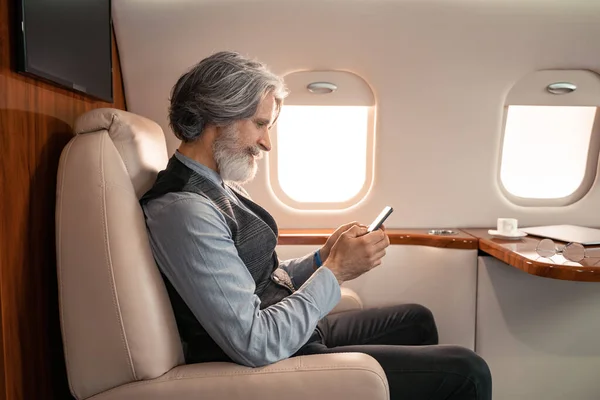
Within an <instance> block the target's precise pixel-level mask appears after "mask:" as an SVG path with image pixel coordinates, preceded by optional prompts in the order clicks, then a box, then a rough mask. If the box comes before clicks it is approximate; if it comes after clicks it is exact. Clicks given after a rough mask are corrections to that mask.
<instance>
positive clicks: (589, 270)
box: [465, 229, 600, 282]
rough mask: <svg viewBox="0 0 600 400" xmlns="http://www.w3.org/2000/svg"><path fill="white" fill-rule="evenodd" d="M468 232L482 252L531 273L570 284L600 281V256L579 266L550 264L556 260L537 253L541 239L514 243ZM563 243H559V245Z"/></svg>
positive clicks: (585, 260)
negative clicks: (573, 282)
mask: <svg viewBox="0 0 600 400" xmlns="http://www.w3.org/2000/svg"><path fill="white" fill-rule="evenodd" d="M465 232H466V233H469V234H471V235H473V236H475V237H478V238H479V250H481V251H482V252H484V253H486V254H489V255H491V256H493V257H495V258H497V259H498V260H500V261H503V262H505V263H506V264H508V265H511V266H513V267H515V268H518V269H520V270H522V271H525V272H527V273H528V274H531V275H537V276H541V277H546V278H552V279H560V280H566V281H579V282H600V257H596V258H586V259H584V260H582V261H581V262H579V263H574V262H568V261H566V260H564V259H562V260H561V262H562V261H563V260H564V261H565V262H564V263H557V262H550V261H556V260H550V259H546V258H542V257H540V256H539V255H538V254H537V253H536V252H535V248H536V246H537V244H538V243H539V241H540V239H541V238H539V237H535V236H527V237H525V238H523V239H519V240H516V241H512V240H503V239H497V238H494V237H492V236H491V235H489V234H488V233H487V230H485V229H468V230H466V231H465ZM562 244H564V243H562V242H557V245H562ZM553 258H562V256H555V257H553ZM595 265H596V266H595Z"/></svg>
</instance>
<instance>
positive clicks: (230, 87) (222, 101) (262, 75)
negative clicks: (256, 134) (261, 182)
mask: <svg viewBox="0 0 600 400" xmlns="http://www.w3.org/2000/svg"><path fill="white" fill-rule="evenodd" d="M269 93H273V95H274V97H275V102H276V105H277V116H278V115H279V111H280V110H281V105H282V103H283V99H284V98H285V97H286V96H287V94H288V93H287V89H286V87H285V85H284V83H283V79H282V78H281V77H279V76H277V75H275V74H273V73H272V72H271V71H269V70H268V69H267V67H266V65H265V64H263V63H261V62H258V61H255V60H251V59H248V58H245V57H243V56H241V55H240V54H239V53H235V52H229V51H221V52H218V53H215V54H213V55H211V56H210V57H207V58H205V59H203V60H202V61H200V62H199V63H198V64H196V65H195V66H194V67H192V68H191V69H190V70H189V71H188V72H186V73H185V74H183V75H182V76H181V77H180V78H179V80H178V81H177V83H176V84H175V86H174V87H173V90H172V92H171V99H170V101H171V105H170V107H169V125H170V126H171V129H172V130H173V133H174V134H175V136H177V138H178V139H180V140H182V141H184V142H191V141H194V140H196V139H198V138H199V137H200V135H201V134H202V132H203V130H204V128H205V127H206V125H207V124H213V125H216V126H227V125H230V124H231V123H233V122H235V121H238V120H241V119H246V118H250V117H252V116H253V115H254V114H255V113H256V110H257V108H258V105H259V104H260V102H261V101H262V99H263V98H264V97H265V96H266V95H267V94H269ZM275 119H277V117H276V118H275Z"/></svg>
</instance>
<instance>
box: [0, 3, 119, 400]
mask: <svg viewBox="0 0 600 400" xmlns="http://www.w3.org/2000/svg"><path fill="white" fill-rule="evenodd" d="M15 17H16V14H15V9H14V2H12V1H9V0H0V194H1V196H0V321H1V325H0V326H1V329H0V345H1V346H2V348H1V349H0V399H6V400H17V399H19V400H21V399H44V400H47V399H70V398H72V397H71V395H70V393H69V388H68V383H67V377H66V372H65V364H64V358H63V347H62V340H61V336H60V325H59V313H58V296H57V282H56V261H55V260H56V257H55V241H54V236H55V235H54V207H55V192H56V172H57V168H58V160H59V157H60V153H61V151H62V149H63V147H64V146H65V145H66V143H67V142H68V141H69V140H70V139H71V137H72V126H73V123H74V121H75V119H76V117H77V116H79V115H80V114H82V113H84V112H85V111H88V110H91V109H94V108H99V107H115V108H119V109H125V98H124V95H123V87H122V79H121V71H120V66H119V57H118V54H117V49H116V44H115V42H114V41H113V66H114V67H113V68H114V72H115V74H114V78H113V90H114V93H115V101H114V103H106V102H101V101H96V100H93V99H90V98H87V97H85V96H82V95H79V94H75V93H72V92H69V91H67V90H64V89H61V88H58V87H56V86H53V85H51V84H47V83H44V82H41V81H39V80H36V79H32V78H29V77H25V76H22V75H19V74H17V73H16V72H15V62H16V60H15V58H16V52H15V50H16V49H15V39H16V38H15V35H14V20H15Z"/></svg>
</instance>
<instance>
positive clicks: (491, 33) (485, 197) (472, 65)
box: [113, 0, 600, 228]
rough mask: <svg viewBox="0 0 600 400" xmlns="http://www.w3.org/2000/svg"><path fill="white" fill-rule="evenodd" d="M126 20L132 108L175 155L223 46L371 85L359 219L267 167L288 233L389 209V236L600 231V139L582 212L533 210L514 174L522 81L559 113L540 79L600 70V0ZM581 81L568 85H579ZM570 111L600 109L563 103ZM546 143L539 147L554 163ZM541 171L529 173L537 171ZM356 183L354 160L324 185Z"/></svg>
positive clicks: (195, 10) (262, 171)
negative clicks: (184, 82)
mask: <svg viewBox="0 0 600 400" xmlns="http://www.w3.org/2000/svg"><path fill="white" fill-rule="evenodd" d="M113 19H114V25H115V32H116V37H117V44H118V47H119V53H120V60H121V66H122V71H123V80H124V85H125V94H126V99H127V107H128V110H129V111H131V112H134V113H138V114H140V115H144V116H146V117H149V118H151V119H153V120H155V121H157V122H158V123H159V124H160V125H161V126H162V128H163V130H164V131H165V133H166V137H167V143H168V147H169V152H170V153H172V152H173V151H174V150H175V149H176V148H177V145H178V142H177V140H176V139H175V137H174V136H173V135H172V134H171V132H170V129H169V126H168V122H167V110H168V104H169V95H170V90H171V88H172V86H173V85H174V84H175V82H176V81H177V79H178V77H179V76H180V75H181V74H182V73H184V72H185V71H186V70H188V69H189V68H190V67H191V66H192V65H194V64H195V63H197V62H198V61H200V60H201V59H202V58H204V57H207V56H209V55H210V54H212V53H214V52H216V51H220V50H235V51H238V52H240V53H243V54H245V55H248V56H251V57H253V58H256V59H258V60H261V61H263V62H265V63H267V64H268V65H269V67H270V68H271V69H272V70H273V71H274V72H276V73H278V74H281V75H286V74H289V73H292V72H295V71H337V70H341V71H348V72H351V73H352V74H355V75H357V76H358V77H360V78H362V80H364V82H366V83H367V84H368V87H369V88H370V89H371V90H372V93H373V98H374V108H375V115H376V117H375V120H374V137H375V140H374V152H373V154H374V157H373V159H372V166H373V167H372V168H371V166H369V168H370V170H371V172H370V173H369V172H367V175H369V174H370V175H369V176H371V177H372V178H371V180H370V182H371V185H369V186H368V187H365V190H364V195H363V197H362V198H361V199H359V200H360V201H358V202H357V203H356V204H354V205H352V206H351V207H350V208H346V209H345V210H341V211H340V210H338V211H335V210H334V211H331V210H329V211H326V212H323V211H317V212H315V211H306V210H297V209H295V208H294V207H290V206H289V205H286V204H284V203H283V202H281V201H280V200H279V199H278V197H277V196H276V195H275V194H274V192H273V191H272V190H271V189H270V186H269V182H270V179H272V178H269V176H268V174H269V168H268V165H267V164H268V163H269V161H268V157H265V159H263V160H262V161H261V164H260V168H259V173H258V175H257V177H256V179H255V180H254V181H253V182H251V183H249V184H248V185H247V189H248V191H249V192H250V194H251V195H252V196H253V198H254V199H255V200H256V201H257V202H258V203H260V204H261V205H263V206H264V207H265V208H266V209H267V210H269V211H270V212H271V213H272V214H273V215H275V217H276V218H277V221H278V223H279V225H280V227H296V228H302V227H333V226H337V225H338V224H339V223H342V222H345V221H348V220H352V219H355V218H356V215H373V216H375V215H377V214H378V213H379V211H380V210H381V209H382V208H383V206H385V205H391V206H393V207H394V209H395V212H394V213H393V214H392V216H391V217H390V219H389V220H388V222H387V226H388V227H405V228H410V227H465V226H470V227H476V226H493V225H495V221H496V218H497V217H507V216H511V217H516V218H519V223H520V225H538V224H555V223H570V224H581V225H596V226H597V225H599V224H600V212H598V208H599V206H598V205H600V187H599V185H598V183H597V180H598V178H597V169H598V160H597V159H598V150H597V147H594V146H596V142H598V140H600V139H598V134H597V133H598V132H595V133H594V134H592V140H591V142H593V143H591V145H590V146H591V147H590V154H589V157H590V158H589V160H590V161H589V162H588V164H586V165H587V167H585V168H587V169H586V171H587V172H586V175H585V177H584V178H582V179H583V180H584V181H585V182H587V183H586V184H585V185H584V186H585V187H584V186H582V187H583V189H581V190H580V192H581V193H579V195H578V198H577V199H576V200H574V201H570V202H567V203H568V204H566V203H563V204H559V203H556V204H554V203H552V202H550V203H543V202H539V203H536V202H535V201H533V202H530V203H528V202H527V201H523V202H520V201H518V199H515V198H514V196H513V197H512V198H511V196H508V195H506V193H505V191H504V190H503V189H502V187H501V186H502V185H501V182H500V179H499V176H500V168H501V166H500V162H501V157H502V153H501V151H502V146H503V138H504V124H505V117H506V116H505V113H506V110H507V107H506V105H507V96H508V95H509V93H512V92H511V89H513V86H514V85H515V84H516V83H517V82H521V83H523V82H524V83H523V85H525V86H524V87H525V89H523V90H521V92H523V91H524V93H525V94H524V95H522V96H524V97H528V96H529V95H530V94H531V96H533V98H536V97H535V96H539V98H540V99H541V100H540V101H541V102H542V103H543V102H544V101H546V100H548V99H549V98H550V97H549V96H551V95H550V94H548V93H547V92H545V91H541V90H537V91H536V89H535V88H533V89H531V90H529V89H527V87H528V86H527V85H528V84H530V83H531V81H535V79H538V78H539V77H538V76H537V75H535V74H536V72H537V71H544V70H551V71H554V72H553V73H552V74H553V75H548V76H547V77H548V79H554V80H558V81H560V80H561V78H562V76H561V73H560V71H561V70H582V71H594V72H596V73H600V40H598V38H600V1H597V0H588V1H572V0H570V1H567V0H563V1H553V0H514V1H507V0H483V1H482V0H477V1H476V0H463V1H451V0H438V1H433V0H432V1H423V0H419V1H405V0H369V1H366V0H363V1H354V0H327V1H325V0H256V1H253V0H247V1H242V0H237V1H235V0H213V1H209V0H187V1H184V0H113ZM557 70H558V72H557ZM570 73H571V72H568V74H567V75H565V79H567V78H569V77H573V76H578V75H576V74H577V71H575V75H569V74H570ZM536 77H537V78H536ZM545 77H546V76H544V77H542V78H539V79H542V80H543V79H546V78H545ZM588 78H589V80H588V81H585V79H588ZM588 78H585V79H584V81H585V82H588V83H589V87H580V88H578V90H579V89H581V90H580V91H583V92H585V91H586V90H587V91H588V92H587V97H586V98H587V99H588V100H586V101H590V102H591V103H594V101H599V100H598V99H600V92H598V91H595V90H596V89H597V87H596V86H594V85H596V84H597V82H596V81H595V79H596V76H594V75H593V74H592V75H590V76H588ZM539 79H538V81H539ZM286 82H287V81H286ZM528 82H529V83H528ZM548 83H551V82H550V81H548ZM531 85H533V84H531ZM586 85H587V84H585V85H580V86H586ZM528 90H529V92H528ZM542 92H543V93H542ZM293 95H294V92H293V91H292V93H291V94H290V98H291V96H293ZM515 96H517V95H515ZM544 99H546V100H544ZM590 99H591V100H590ZM594 99H595V100H594ZM514 101H515V103H514V104H515V105H518V103H519V102H521V99H520V98H517V97H515V99H514ZM527 101H530V100H526V99H524V100H523V102H527ZM548 101H549V102H552V101H554V100H553V99H550V100H548ZM561 101H565V102H566V103H565V104H564V105H571V106H572V105H578V106H582V105H588V106H597V105H598V104H587V103H586V104H583V103H581V104H573V103H569V100H568V99H567V100H563V98H559V100H557V103H556V104H554V103H552V104H554V105H560V104H563V103H561ZM530 104H537V103H535V101H533V103H530ZM540 105H542V104H541V103H540ZM544 105H547V104H545V103H544ZM596 120H598V118H596ZM596 122H597V121H596ZM315 125H316V123H315ZM596 125H598V124H596ZM303 126H305V125H303ZM307 126H310V125H307ZM540 137H541V139H539V141H535V140H534V141H533V142H532V143H530V144H529V146H530V147H529V148H527V149H526V151H527V152H529V153H530V154H534V153H537V152H542V153H544V152H545V153H547V150H545V149H546V148H545V147H543V146H542V144H543V142H544V140H545V139H543V138H544V136H543V135H542V136H540ZM320 144H321V143H320V142H319V141H318V140H315V141H314V143H311V146H312V149H314V151H317V149H318V148H319V146H320ZM538 144H539V146H540V147H539V148H538V147H537V146H538ZM341 145H343V143H340V146H341ZM586 145H587V144H586ZM521 150H522V149H521ZM269 156H270V157H273V155H272V154H270V155H269ZM301 156H302V159H303V160H305V161H304V162H305V163H306V164H312V165H315V163H320V162H321V161H320V160H322V159H324V158H326V157H322V156H315V154H313V152H312V150H310V151H305V154H302V155H301ZM553 156H554V157H556V160H560V159H561V157H566V156H568V155H565V154H563V153H562V152H560V151H556V152H555V153H554V154H553ZM585 156H587V154H586V155H585ZM347 162H352V161H351V160H347ZM584 164H585V163H584ZM316 165H319V164H316ZM297 168H298V169H302V168H304V167H303V165H302V164H300V163H299V165H298V166H297ZM540 168H546V167H540ZM536 169H539V168H537V167H536V164H533V165H529V166H528V167H526V168H525V167H524V168H521V170H522V172H523V176H527V175H528V174H530V173H535V170H536ZM518 171H519V170H518V169H517V173H518ZM343 174H344V166H343V165H339V167H337V168H323V170H322V179H325V180H332V181H333V180H336V179H337V178H338V177H339V176H340V175H343ZM534 179H537V178H534ZM562 179H563V178H561V177H560V176H558V178H557V180H555V181H554V182H549V183H548V185H561V184H562V183H563V182H564V180H562ZM368 180H369V179H367V181H368ZM585 182H584V183H585ZM577 184H578V183H577V182H576V185H575V186H577ZM586 185H587V186H586ZM299 217H301V218H299ZM365 223H367V222H365Z"/></svg>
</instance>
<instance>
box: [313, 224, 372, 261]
mask: <svg viewBox="0 0 600 400" xmlns="http://www.w3.org/2000/svg"><path fill="white" fill-rule="evenodd" d="M354 225H358V226H362V227H365V228H366V226H365V225H362V224H359V223H358V222H356V221H352V222H348V223H347V224H344V225H342V226H340V227H339V228H337V229H336V230H335V231H334V232H333V233H332V234H331V236H329V238H328V239H327V242H325V245H324V246H323V247H321V250H320V251H319V255H320V256H321V261H322V262H325V260H327V257H329V253H330V252H331V248H332V247H333V245H334V244H335V242H337V240H338V239H339V237H340V235H341V234H342V233H344V232H346V231H347V230H348V229H350V228H352V227H353V226H354Z"/></svg>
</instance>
